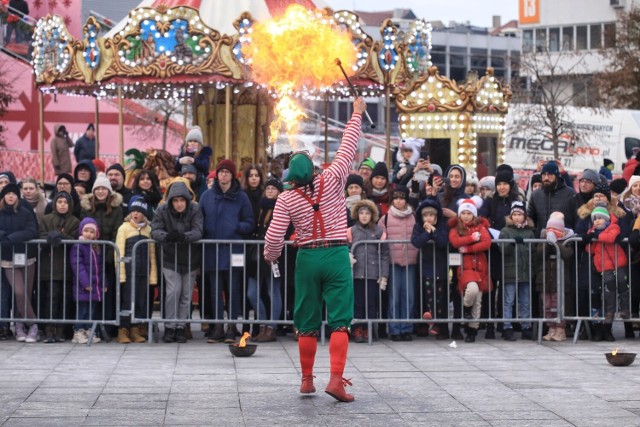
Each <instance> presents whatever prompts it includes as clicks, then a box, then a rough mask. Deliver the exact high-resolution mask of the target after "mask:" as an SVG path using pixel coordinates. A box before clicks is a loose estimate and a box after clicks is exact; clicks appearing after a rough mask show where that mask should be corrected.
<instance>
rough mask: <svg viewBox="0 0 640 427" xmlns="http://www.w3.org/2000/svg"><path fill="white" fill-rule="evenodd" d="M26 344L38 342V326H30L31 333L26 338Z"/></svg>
mask: <svg viewBox="0 0 640 427" xmlns="http://www.w3.org/2000/svg"><path fill="white" fill-rule="evenodd" d="M25 342H28V343H34V342H38V325H36V324H35V323H34V324H33V325H31V326H29V333H28V334H27V337H26V338H25Z"/></svg>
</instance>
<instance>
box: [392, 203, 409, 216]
mask: <svg viewBox="0 0 640 427" xmlns="http://www.w3.org/2000/svg"><path fill="white" fill-rule="evenodd" d="M389 212H390V213H391V215H393V216H395V217H396V218H406V217H408V216H409V215H411V214H413V211H412V210H411V207H410V206H407V208H406V209H405V210H403V211H401V210H400V209H398V208H396V207H395V206H393V205H392V206H391V207H390V208H389Z"/></svg>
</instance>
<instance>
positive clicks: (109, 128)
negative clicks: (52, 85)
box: [0, 2, 182, 181]
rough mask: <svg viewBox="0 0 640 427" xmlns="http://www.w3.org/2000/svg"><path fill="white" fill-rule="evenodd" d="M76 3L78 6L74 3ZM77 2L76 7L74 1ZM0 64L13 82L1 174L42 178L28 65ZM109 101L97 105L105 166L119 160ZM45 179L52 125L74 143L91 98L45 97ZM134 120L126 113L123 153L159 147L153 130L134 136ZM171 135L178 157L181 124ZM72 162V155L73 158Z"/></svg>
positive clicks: (49, 172)
mask: <svg viewBox="0 0 640 427" xmlns="http://www.w3.org/2000/svg"><path fill="white" fill-rule="evenodd" d="M73 3H76V2H73ZM78 3H79V2H78ZM0 61H3V62H4V61H6V62H7V63H8V64H9V67H8V74H9V78H8V80H9V81H12V80H13V92H14V93H15V97H16V101H14V102H13V103H12V104H11V105H9V111H8V113H7V114H6V115H5V116H3V117H2V118H1V119H0V121H2V123H3V125H5V126H7V128H8V130H7V131H6V132H4V133H3V137H4V139H5V140H6V141H7V146H6V147H5V148H2V149H0V170H11V171H13V172H14V173H15V174H16V176H17V177H18V178H23V177H26V176H33V177H36V178H39V177H40V160H39V159H40V156H39V152H38V148H39V138H40V132H39V131H40V119H39V115H40V110H39V101H38V98H39V97H38V90H37V89H36V87H35V85H34V80H33V72H32V70H31V68H30V66H29V65H28V64H25V63H23V62H20V61H18V60H15V59H12V58H10V57H8V56H7V55H4V54H2V53H0ZM114 101H115V100H111V101H100V106H99V111H100V129H99V130H100V158H101V159H102V160H103V161H104V162H105V164H107V165H109V164H111V163H115V162H118V161H120V159H119V157H118V156H119V139H118V129H119V128H118V110H117V105H116V104H115V102H114ZM44 103H45V132H44V136H45V144H44V145H45V152H46V153H45V171H46V172H45V178H46V181H53V180H54V174H53V166H52V165H51V157H50V155H49V153H48V152H49V141H50V139H51V137H52V135H53V127H54V125H55V124H58V123H60V124H64V125H65V126H66V128H67V130H68V131H69V134H70V136H71V139H72V140H73V141H75V140H76V139H77V138H79V137H80V136H81V135H82V134H83V133H84V131H85V130H86V128H87V125H88V124H89V123H93V122H94V121H95V100H94V98H89V97H76V96H64V95H59V96H57V97H56V98H54V97H53V96H45V98H44ZM135 120H136V117H135V116H133V115H131V114H125V127H124V130H125V132H124V141H125V142H124V147H125V148H124V149H125V151H126V150H128V149H129V148H137V149H139V150H141V151H144V150H145V149H147V148H152V147H153V148H162V133H161V129H157V130H158V132H156V134H157V137H156V138H150V137H148V136H145V135H140V134H139V133H136V130H139V129H140V128H141V125H137V126H133V123H135ZM172 128H173V129H174V131H173V132H169V137H168V141H167V150H168V151H169V152H171V153H175V154H176V155H177V154H178V151H179V149H180V144H181V143H182V133H181V128H182V126H181V123H180V124H178V123H175V122H174V123H172ZM71 157H72V159H73V153H72V155H71Z"/></svg>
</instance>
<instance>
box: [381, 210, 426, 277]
mask: <svg viewBox="0 0 640 427" xmlns="http://www.w3.org/2000/svg"><path fill="white" fill-rule="evenodd" d="M407 206H408V205H407ZM415 223H416V217H415V216H414V215H413V214H410V215H407V216H405V217H404V218H400V217H396V216H395V215H394V214H393V210H392V209H389V212H388V213H387V214H386V215H384V216H383V217H382V218H380V221H378V225H379V226H380V227H382V230H383V231H384V232H385V233H387V239H388V240H411V236H412V234H413V226H414V225H415ZM389 254H390V256H391V263H392V264H394V265H399V266H402V267H405V266H407V265H415V264H416V263H417V262H418V249H417V248H416V247H415V246H413V245H410V244H408V243H390V244H389Z"/></svg>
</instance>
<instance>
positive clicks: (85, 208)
mask: <svg viewBox="0 0 640 427" xmlns="http://www.w3.org/2000/svg"><path fill="white" fill-rule="evenodd" d="M80 204H81V206H82V213H81V214H80V219H81V220H82V219H84V218H86V217H91V218H93V219H95V220H96V222H97V223H98V229H99V230H100V240H106V241H109V242H113V243H115V241H116V236H117V234H118V228H120V226H121V225H122V223H123V222H124V216H123V213H122V196H121V195H120V194H118V193H116V192H112V193H111V195H110V196H108V197H107V204H109V205H110V206H111V212H107V205H106V204H105V203H100V204H95V197H94V195H93V193H90V194H85V195H84V196H82V199H81V200H80ZM104 248H105V249H104V253H103V257H104V262H105V264H107V265H113V264H112V263H113V259H114V252H113V247H112V245H104ZM120 256H124V254H123V253H121V254H120Z"/></svg>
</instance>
